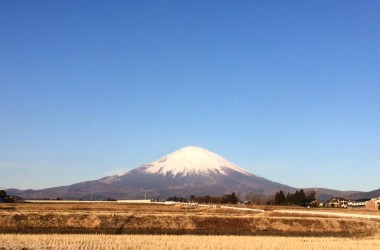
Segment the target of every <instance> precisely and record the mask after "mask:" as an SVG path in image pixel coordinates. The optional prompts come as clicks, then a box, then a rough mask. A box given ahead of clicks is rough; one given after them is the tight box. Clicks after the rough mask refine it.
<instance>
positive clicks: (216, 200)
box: [166, 192, 239, 204]
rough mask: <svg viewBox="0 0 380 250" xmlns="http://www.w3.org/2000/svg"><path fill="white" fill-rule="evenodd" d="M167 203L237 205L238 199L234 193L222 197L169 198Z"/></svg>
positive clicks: (191, 196) (192, 196)
mask: <svg viewBox="0 0 380 250" xmlns="http://www.w3.org/2000/svg"><path fill="white" fill-rule="evenodd" d="M166 200H167V201H176V202H188V201H189V202H197V203H209V204H237V203H238V202H239V198H238V197H237V196H236V194H235V192H232V193H230V194H224V195H222V196H210V195H205V196H194V195H190V197H189V199H186V198H183V197H177V196H173V197H169V198H168V199H166Z"/></svg>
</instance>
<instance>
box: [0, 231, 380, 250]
mask: <svg viewBox="0 0 380 250" xmlns="http://www.w3.org/2000/svg"><path fill="white" fill-rule="evenodd" d="M0 242H1V246H0V249H67V250H70V249H130V250H135V249H136V250H137V249H157V250H161V249H165V250H182V249H189V250H190V249H206V250H207V249H210V250H211V249H241V250H245V249H262V250H269V249H273V250H275V249H276V250H277V249H278V250H288V249H289V250H290V249H292V250H294V249H311V250H313V249H318V250H319V249H325V250H338V249H339V250H349V249H350V250H353V249H355V250H356V249H359V250H367V249H368V250H370V249H371V250H372V249H380V240H378V239H347V238H328V237H325V238H312V237H276V236H204V235H203V236H196V235H94V234H91V235H83V234H82V235H75V234H72V235H70V234H65V235H57V234H50V235H46V234H42V235H41V234H39V235H28V234H26V235H25V234H0Z"/></svg>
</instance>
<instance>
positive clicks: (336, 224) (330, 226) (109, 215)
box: [0, 203, 380, 238]
mask: <svg viewBox="0 0 380 250" xmlns="http://www.w3.org/2000/svg"><path fill="white" fill-rule="evenodd" d="M252 208H255V207H252ZM290 208H292V207H290ZM274 209H275V207H268V208H265V210H267V211H265V212H264V213H260V212H253V211H236V210H229V209H221V208H218V207H217V208H209V207H196V206H183V205H179V204H176V205H162V204H119V203H90V204H87V203H80V204H76V203H67V204H33V203H15V204H0V233H41V234H43V233H73V234H75V233H86V234H88V233H96V234H193V235H271V236H313V237H314V236H318V237H322V236H327V237H356V238H358V237H375V236H376V237H377V236H378V235H380V220H373V219H371V220H369V219H361V218H339V217H334V216H330V217H326V216H320V215H297V214H280V213H276V212H274V211H273V210H274ZM277 209H278V208H277ZM280 209H284V207H280ZM286 209H288V208H286ZM297 209H300V208H299V207H297ZM308 211H310V210H308ZM316 211H321V209H317V210H316ZM327 211H329V212H330V211H334V210H330V209H328V210H327ZM335 211H339V212H351V211H348V210H344V209H336V210H335ZM355 212H356V213H360V212H361V211H355ZM362 212H365V213H368V212H367V211H362ZM371 214H377V215H380V212H379V211H374V212H371Z"/></svg>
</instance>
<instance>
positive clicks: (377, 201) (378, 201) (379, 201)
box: [365, 197, 380, 210]
mask: <svg viewBox="0 0 380 250" xmlns="http://www.w3.org/2000/svg"><path fill="white" fill-rule="evenodd" d="M379 206H380V197H379V198H372V199H370V200H369V201H368V202H367V203H366V204H365V209H367V210H379Z"/></svg>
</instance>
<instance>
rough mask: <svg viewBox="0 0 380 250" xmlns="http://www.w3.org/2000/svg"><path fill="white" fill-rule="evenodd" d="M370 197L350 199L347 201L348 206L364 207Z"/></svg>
mask: <svg viewBox="0 0 380 250" xmlns="http://www.w3.org/2000/svg"><path fill="white" fill-rule="evenodd" d="M370 200H371V198H366V199H359V200H350V201H348V206H349V207H350V208H364V207H365V206H366V204H367V202H368V201H370Z"/></svg>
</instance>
